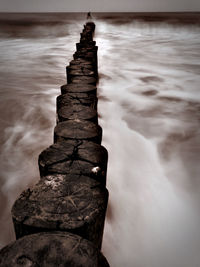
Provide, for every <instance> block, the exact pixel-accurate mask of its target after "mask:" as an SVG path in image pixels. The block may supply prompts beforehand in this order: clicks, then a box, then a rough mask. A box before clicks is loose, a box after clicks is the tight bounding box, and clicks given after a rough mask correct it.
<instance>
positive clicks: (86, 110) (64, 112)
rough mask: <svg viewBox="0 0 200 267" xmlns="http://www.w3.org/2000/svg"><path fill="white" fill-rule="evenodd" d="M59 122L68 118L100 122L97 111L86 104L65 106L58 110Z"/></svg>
mask: <svg viewBox="0 0 200 267" xmlns="http://www.w3.org/2000/svg"><path fill="white" fill-rule="evenodd" d="M57 115H58V117H57V118H58V122H62V121H67V120H89V121H92V122H94V123H96V124H97V123H98V116H97V111H96V110H94V109H92V108H90V107H87V106H84V105H75V104H74V105H71V106H63V107H61V108H60V109H59V110H58V112H57Z"/></svg>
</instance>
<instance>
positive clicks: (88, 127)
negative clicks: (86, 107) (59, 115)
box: [54, 120, 102, 144]
mask: <svg viewBox="0 0 200 267" xmlns="http://www.w3.org/2000/svg"><path fill="white" fill-rule="evenodd" d="M69 139H76V140H88V141H92V142H95V143H97V144H101V139H102V129H101V127H100V126H99V125H97V124H95V123H93V122H90V121H86V120H82V121H81V120H76V121H75V120H69V121H64V122H60V123H58V125H57V126H56V127H55V129H54V141H55V143H56V142H61V141H64V140H69Z"/></svg>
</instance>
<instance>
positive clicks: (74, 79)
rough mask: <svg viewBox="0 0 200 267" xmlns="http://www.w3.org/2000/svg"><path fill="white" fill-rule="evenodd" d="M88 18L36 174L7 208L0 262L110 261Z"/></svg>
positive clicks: (103, 160)
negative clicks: (11, 234) (12, 237)
mask: <svg viewBox="0 0 200 267" xmlns="http://www.w3.org/2000/svg"><path fill="white" fill-rule="evenodd" d="M94 31H95V24H94V23H93V22H91V21H90V22H87V23H86V24H85V25H84V29H83V31H82V33H81V37H80V42H79V43H77V44H76V52H75V53H74V55H73V58H74V59H73V60H72V61H71V62H70V64H69V66H67V67H66V74H67V84H65V85H63V86H61V95H59V96H58V97H57V103H56V105H57V125H56V127H55V129H54V143H53V144H52V145H51V146H50V147H48V148H46V149H45V150H44V151H42V152H41V154H40V155H39V159H38V164H39V170H40V179H39V181H38V182H37V184H35V185H34V186H33V187H32V188H29V189H27V190H25V191H23V192H22V194H21V195H20V196H19V197H18V199H17V200H16V201H15V203H14V205H13V208H12V218H13V223H14V228H15V233H16V239H17V240H16V241H15V242H13V243H12V244H10V245H8V246H6V247H5V248H3V249H2V250H1V251H0V266H1V267H5V266H52V267H53V266H77V267H79V266H88V267H90V266H91V267H95V266H98V267H100V266H102V267H104V266H109V264H108V262H107V260H106V259H105V257H104V256H103V255H102V253H101V252H100V251H101V245H102V238H103V229H104V222H105V215H106V209H107V202H108V191H107V189H106V172H107V161H108V153H107V150H106V149H105V148H104V147H103V146H101V139H102V129H101V127H100V126H99V125H98V114H97V103H98V99H97V88H96V85H97V81H98V60H97V51H98V47H97V46H96V42H95V41H94V40H93V36H94Z"/></svg>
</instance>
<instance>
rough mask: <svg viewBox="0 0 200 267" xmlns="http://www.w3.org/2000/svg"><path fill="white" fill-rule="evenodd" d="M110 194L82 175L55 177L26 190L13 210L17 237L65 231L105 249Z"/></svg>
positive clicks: (48, 177)
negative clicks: (104, 240) (104, 239)
mask: <svg viewBox="0 0 200 267" xmlns="http://www.w3.org/2000/svg"><path fill="white" fill-rule="evenodd" d="M107 201H108V191H107V189H106V188H105V187H104V186H102V185H101V184H100V183H99V182H97V181H95V180H94V179H91V178H89V177H86V176H82V175H72V174H71V175H61V174H54V175H48V176H45V177H43V179H41V180H39V182H38V183H37V184H36V185H35V186H33V187H32V188H30V189H27V190H25V191H23V193H22V194H21V195H20V196H19V198H18V199H17V200H16V201H15V203H14V205H13V208H12V217H13V222H14V226H15V232H16V237H17V238H20V237H22V236H24V235H27V234H33V233H36V232H44V231H52V230H61V231H69V232H72V233H75V234H78V235H80V236H82V237H83V238H85V239H88V240H90V241H91V242H93V244H94V245H95V246H97V247H98V248H99V249H100V248H101V242H102V236H103V228H104V220H105V213H106V208H107Z"/></svg>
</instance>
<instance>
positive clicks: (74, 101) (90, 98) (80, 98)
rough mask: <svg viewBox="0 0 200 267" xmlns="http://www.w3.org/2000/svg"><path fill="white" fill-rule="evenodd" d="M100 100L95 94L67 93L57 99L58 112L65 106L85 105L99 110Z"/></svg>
mask: <svg viewBox="0 0 200 267" xmlns="http://www.w3.org/2000/svg"><path fill="white" fill-rule="evenodd" d="M97 102H98V99H97V97H96V96H95V95H93V94H87V93H65V94H63V95H59V96H58V97H57V99H56V107H57V111H58V110H59V109H60V108H61V107H64V106H72V105H84V106H87V107H91V108H93V109H95V110H97Z"/></svg>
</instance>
